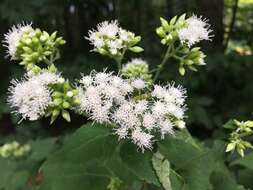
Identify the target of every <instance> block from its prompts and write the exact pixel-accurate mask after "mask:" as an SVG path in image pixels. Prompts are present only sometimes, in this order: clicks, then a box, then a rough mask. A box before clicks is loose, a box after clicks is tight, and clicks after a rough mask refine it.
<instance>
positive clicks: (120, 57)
mask: <svg viewBox="0 0 253 190" xmlns="http://www.w3.org/2000/svg"><path fill="white" fill-rule="evenodd" d="M125 53H126V49H123V51H122V54H121V55H120V56H119V57H118V58H115V61H116V62H117V67H118V71H119V73H120V72H121V69H122V60H123V58H124V55H125Z"/></svg>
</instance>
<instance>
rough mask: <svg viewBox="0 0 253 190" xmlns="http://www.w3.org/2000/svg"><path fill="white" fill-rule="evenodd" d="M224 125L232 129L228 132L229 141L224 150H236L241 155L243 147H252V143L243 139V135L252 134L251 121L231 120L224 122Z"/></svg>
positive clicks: (252, 122) (252, 123)
mask: <svg viewBox="0 0 253 190" xmlns="http://www.w3.org/2000/svg"><path fill="white" fill-rule="evenodd" d="M224 127H225V128H228V129H233V130H234V131H233V132H232V133H231V134H230V138H229V141H230V142H229V144H228V145H227V148H226V152H232V151H234V150H236V151H237V152H238V154H239V155H240V156H242V157H243V156H244V151H245V149H247V148H253V145H252V144H251V143H250V142H249V141H247V140H245V139H244V138H245V137H249V136H250V135H252V134H253V121H246V122H243V121H242V122H240V121H237V120H232V121H229V122H228V123H226V124H225V125H224Z"/></svg>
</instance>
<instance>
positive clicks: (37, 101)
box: [8, 78, 51, 120]
mask: <svg viewBox="0 0 253 190" xmlns="http://www.w3.org/2000/svg"><path fill="white" fill-rule="evenodd" d="M9 92H10V95H9V97H8V102H9V104H10V105H11V107H13V108H15V109H16V112H17V113H19V114H21V115H22V117H23V119H26V118H28V119H29V120H37V119H39V118H40V117H42V116H43V115H44V114H45V111H46V109H47V108H48V106H49V105H50V103H51V94H50V90H49V89H48V88H47V87H46V86H45V85H43V84H42V83H41V82H40V81H39V80H37V79H34V78H33V79H29V80H24V81H20V82H19V81H12V86H11V87H10V88H9Z"/></svg>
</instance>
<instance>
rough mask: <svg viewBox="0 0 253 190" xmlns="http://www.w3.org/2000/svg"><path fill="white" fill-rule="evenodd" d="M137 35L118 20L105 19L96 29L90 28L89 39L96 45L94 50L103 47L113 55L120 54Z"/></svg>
mask: <svg viewBox="0 0 253 190" xmlns="http://www.w3.org/2000/svg"><path fill="white" fill-rule="evenodd" d="M134 37H135V35H134V33H132V32H129V31H127V30H125V29H122V28H121V27H119V24H118V21H117V20H115V21H111V22H108V21H104V22H102V23H100V24H98V25H97V29H96V30H90V31H89V36H88V37H87V39H88V40H89V41H90V42H91V44H92V45H93V46H94V50H98V51H99V50H100V49H101V48H102V49H103V50H105V51H108V52H109V53H110V54H112V55H116V54H118V52H119V51H120V50H122V49H123V48H127V44H128V43H129V42H131V41H132V40H133V38H134Z"/></svg>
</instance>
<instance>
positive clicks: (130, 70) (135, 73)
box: [121, 58, 152, 83]
mask: <svg viewBox="0 0 253 190" xmlns="http://www.w3.org/2000/svg"><path fill="white" fill-rule="evenodd" d="M121 72H122V75H123V76H125V77H127V78H131V79H138V78H141V79H143V80H145V81H146V82H147V83H152V75H151V74H150V72H149V65H148V64H147V62H146V61H144V60H142V59H138V58H135V59H132V60H131V61H129V62H128V63H126V64H125V65H124V66H123V67H122V71H121Z"/></svg>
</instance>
